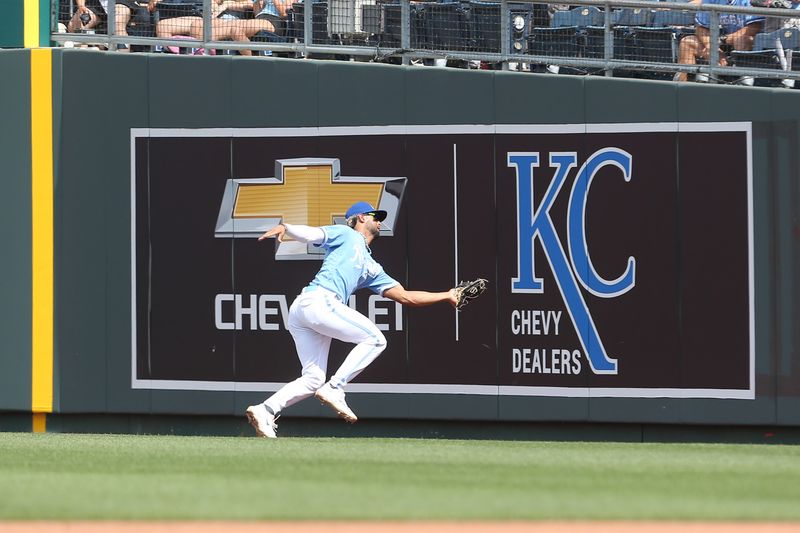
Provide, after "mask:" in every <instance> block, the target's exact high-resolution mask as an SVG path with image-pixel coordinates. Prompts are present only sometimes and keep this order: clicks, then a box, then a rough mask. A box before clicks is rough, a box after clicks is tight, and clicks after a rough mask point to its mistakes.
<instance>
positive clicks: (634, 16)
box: [611, 7, 653, 26]
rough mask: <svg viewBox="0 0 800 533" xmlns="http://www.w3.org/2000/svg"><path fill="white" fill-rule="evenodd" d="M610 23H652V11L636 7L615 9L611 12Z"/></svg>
mask: <svg viewBox="0 0 800 533" xmlns="http://www.w3.org/2000/svg"><path fill="white" fill-rule="evenodd" d="M611 23H612V24H613V25H614V26H650V25H651V24H652V23H653V11H652V10H650V9H642V8H638V7H637V8H625V9H617V10H616V11H614V12H613V13H612V19H611Z"/></svg>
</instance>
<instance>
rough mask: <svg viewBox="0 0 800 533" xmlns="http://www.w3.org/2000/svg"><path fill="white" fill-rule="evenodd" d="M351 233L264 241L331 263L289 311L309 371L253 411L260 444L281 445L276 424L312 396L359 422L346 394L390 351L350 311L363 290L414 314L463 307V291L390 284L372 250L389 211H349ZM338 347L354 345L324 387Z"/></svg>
mask: <svg viewBox="0 0 800 533" xmlns="http://www.w3.org/2000/svg"><path fill="white" fill-rule="evenodd" d="M345 218H346V219H347V225H346V226H344V225H333V226H323V227H311V226H303V225H299V224H278V225H277V226H275V227H274V228H272V229H270V230H269V231H267V232H266V233H264V234H263V235H262V236H261V237H259V240H260V241H261V240H264V239H268V238H270V237H277V238H278V240H279V241H282V240H283V238H284V237H289V238H291V239H294V240H296V241H300V242H305V243H312V244H314V245H315V246H320V247H322V248H324V249H325V259H324V260H323V262H322V268H320V270H319V272H318V273H317V275H316V277H315V278H314V279H313V280H312V281H311V283H309V284H308V286H307V287H305V288H304V289H303V290H302V292H301V293H300V295H299V296H298V297H297V298H296V299H295V301H294V303H292V306H291V308H290V309H289V332H290V333H291V334H292V338H293V339H294V343H295V346H296V348H297V356H298V357H299V358H300V363H301V364H302V367H303V369H302V373H301V375H300V377H299V378H297V379H296V380H294V381H292V382H291V383H287V384H286V385H284V386H283V387H282V388H281V389H280V390H279V391H277V392H276V393H275V394H273V395H272V396H270V397H269V398H267V399H266V401H264V402H263V403H260V404H258V405H251V406H250V407H248V408H247V419H248V420H249V422H250V424H252V426H253V427H254V428H255V430H256V433H257V434H258V435H259V436H261V437H271V438H275V437H276V436H277V435H276V431H275V430H276V428H277V425H276V424H275V419H276V418H277V417H278V415H279V413H280V412H281V411H282V410H283V409H284V408H285V407H288V406H290V405H293V404H295V403H297V402H299V401H300V400H303V399H305V398H308V397H310V396H311V395H312V394H313V395H314V396H316V397H317V399H319V400H320V401H321V402H322V403H324V404H327V405H329V406H330V407H331V408H332V409H333V410H334V411H336V413H337V414H338V415H339V416H340V417H342V418H344V419H345V420H346V421H347V422H350V423H353V422H355V421H356V420H358V419H357V417H356V415H355V413H353V411H352V410H351V409H350V408H349V407H348V406H347V403H346V402H345V393H344V389H345V386H346V385H347V384H348V383H350V381H351V380H352V379H353V378H355V377H356V376H357V375H358V374H359V373H360V372H361V371H362V370H364V369H365V368H366V367H367V366H368V365H369V364H370V363H371V362H372V361H374V360H375V358H377V357H378V356H379V355H380V354H381V352H382V351H383V350H384V348H386V338H385V337H384V336H383V333H381V331H380V330H379V329H378V327H377V326H376V325H375V324H373V323H372V322H371V321H370V320H369V319H368V318H367V317H365V316H364V315H362V314H361V313H359V312H358V311H356V310H354V309H351V308H350V307H348V306H347V303H346V302H347V301H348V299H349V298H350V295H351V294H353V293H354V292H355V291H356V290H358V289H370V290H372V291H373V292H375V293H377V294H381V295H383V296H384V297H386V298H390V299H392V300H394V301H396V302H399V303H401V304H403V305H408V306H414V307H419V306H425V305H431V304H435V303H439V302H448V303H450V304H451V305H453V306H454V307H455V306H457V305H458V304H459V293H458V290H457V289H450V290H448V291H444V292H426V291H410V290H406V289H405V288H403V286H402V285H400V283H398V282H397V281H396V280H394V279H392V278H391V277H389V275H388V274H386V272H384V270H383V267H382V266H381V265H380V264H378V263H377V262H376V261H375V260H374V259H373V258H372V251H371V250H370V248H369V245H370V244H371V243H372V241H373V239H375V237H377V236H378V234H379V232H380V228H381V221H383V220H384V219H385V218H386V211H381V210H377V209H374V208H373V207H372V206H371V205H370V204H368V203H367V202H357V203H355V204H353V205H352V206H351V207H350V209H348V210H347V213H346V215H345ZM331 339H339V340H341V341H344V342H350V343H354V344H355V345H356V346H355V348H353V349H352V351H351V352H350V353H349V354H348V355H347V357H346V358H345V360H344V362H342V365H341V366H340V367H339V369H338V370H337V371H336V373H334V374H333V376H332V377H331V379H330V381H328V382H327V383H326V382H325V378H326V376H327V366H328V349H329V348H330V344H331Z"/></svg>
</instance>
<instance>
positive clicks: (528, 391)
mask: <svg viewBox="0 0 800 533" xmlns="http://www.w3.org/2000/svg"><path fill="white" fill-rule="evenodd" d="M724 131H731V132H744V133H745V134H746V144H747V199H748V205H747V209H748V212H747V222H748V262H749V264H748V269H749V270H748V276H749V278H748V283H749V287H748V290H749V329H750V346H749V348H750V371H749V381H750V382H749V388H748V389H747V390H745V389H741V390H740V389H676V388H662V389H656V388H652V389H648V388H587V387H528V386H508V385H499V386H498V385H452V384H424V383H409V384H389V383H353V384H350V385H349V386H348V392H356V393H385V394H409V393H415V394H470V395H492V396H494V395H499V396H541V397H567V398H718V399H737V400H752V399H754V398H755V309H754V307H755V281H754V280H755V277H754V271H753V269H754V248H753V240H754V239H753V224H754V219H753V161H752V146H753V144H752V143H753V139H752V125H751V123H750V122H660V123H638V124H615V123H609V124H446V125H386V126H344V127H339V126H336V127H319V128H314V127H311V128H206V129H183V128H132V129H131V151H130V154H131V258H132V259H131V388H133V389H150V390H187V391H188V390H196V391H238V392H272V391H276V390H278V389H279V388H280V387H281V386H282V385H283V383H252V382H228V381H191V380H186V381H183V380H150V379H138V378H137V377H136V374H137V365H136V352H137V336H136V328H137V323H136V311H137V305H136V276H137V270H136V141H137V140H138V139H141V138H165V137H237V138H246V137H251V138H252V137H284V138H285V137H315V136H320V137H336V136H355V135H448V134H457V135H481V134H538V135H541V134H574V133H584V132H585V133H636V132H648V133H651V132H724ZM455 164H456V146H455V145H453V165H454V168H453V180H454V183H453V194H454V201H456V195H457V189H456V182H455V180H456V179H457V175H456V169H455ZM456 217H457V213H456ZM457 231H458V230H457V229H456V278H457V277H458V271H457V266H458V265H457V261H458V244H457V236H458V234H457ZM457 328H458V322H457V319H456V339H458V329H457Z"/></svg>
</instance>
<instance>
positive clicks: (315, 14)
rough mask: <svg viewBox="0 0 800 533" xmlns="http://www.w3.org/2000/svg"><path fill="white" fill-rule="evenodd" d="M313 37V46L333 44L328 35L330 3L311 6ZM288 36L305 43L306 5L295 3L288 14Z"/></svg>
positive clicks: (316, 3)
mask: <svg viewBox="0 0 800 533" xmlns="http://www.w3.org/2000/svg"><path fill="white" fill-rule="evenodd" d="M311 6H312V7H311V24H312V25H311V37H312V43H313V44H331V39H330V36H329V35H328V3H327V2H312V4H311ZM286 36H287V37H290V38H293V39H297V40H298V41H303V39H304V38H305V4H303V2H295V3H294V4H292V8H291V10H290V11H289V12H288V13H287V21H286Z"/></svg>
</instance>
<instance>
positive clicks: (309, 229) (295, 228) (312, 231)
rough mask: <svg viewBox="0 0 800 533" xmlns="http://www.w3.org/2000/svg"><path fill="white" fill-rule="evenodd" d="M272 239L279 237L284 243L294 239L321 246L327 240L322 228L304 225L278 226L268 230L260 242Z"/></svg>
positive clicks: (282, 224)
mask: <svg viewBox="0 0 800 533" xmlns="http://www.w3.org/2000/svg"><path fill="white" fill-rule="evenodd" d="M270 237H277V239H278V240H279V241H283V239H284V238H285V237H288V238H290V239H294V240H295V241H300V242H310V243H312V244H319V243H321V242H322V241H324V240H325V232H324V231H323V230H322V228H318V227H315V226H304V225H302V224H284V223H281V224H278V225H277V226H275V227H274V228H272V229H270V230H267V231H266V232H265V233H264V234H263V235H262V236H261V237H259V238H258V240H259V241H263V240H264V239H269V238H270Z"/></svg>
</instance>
